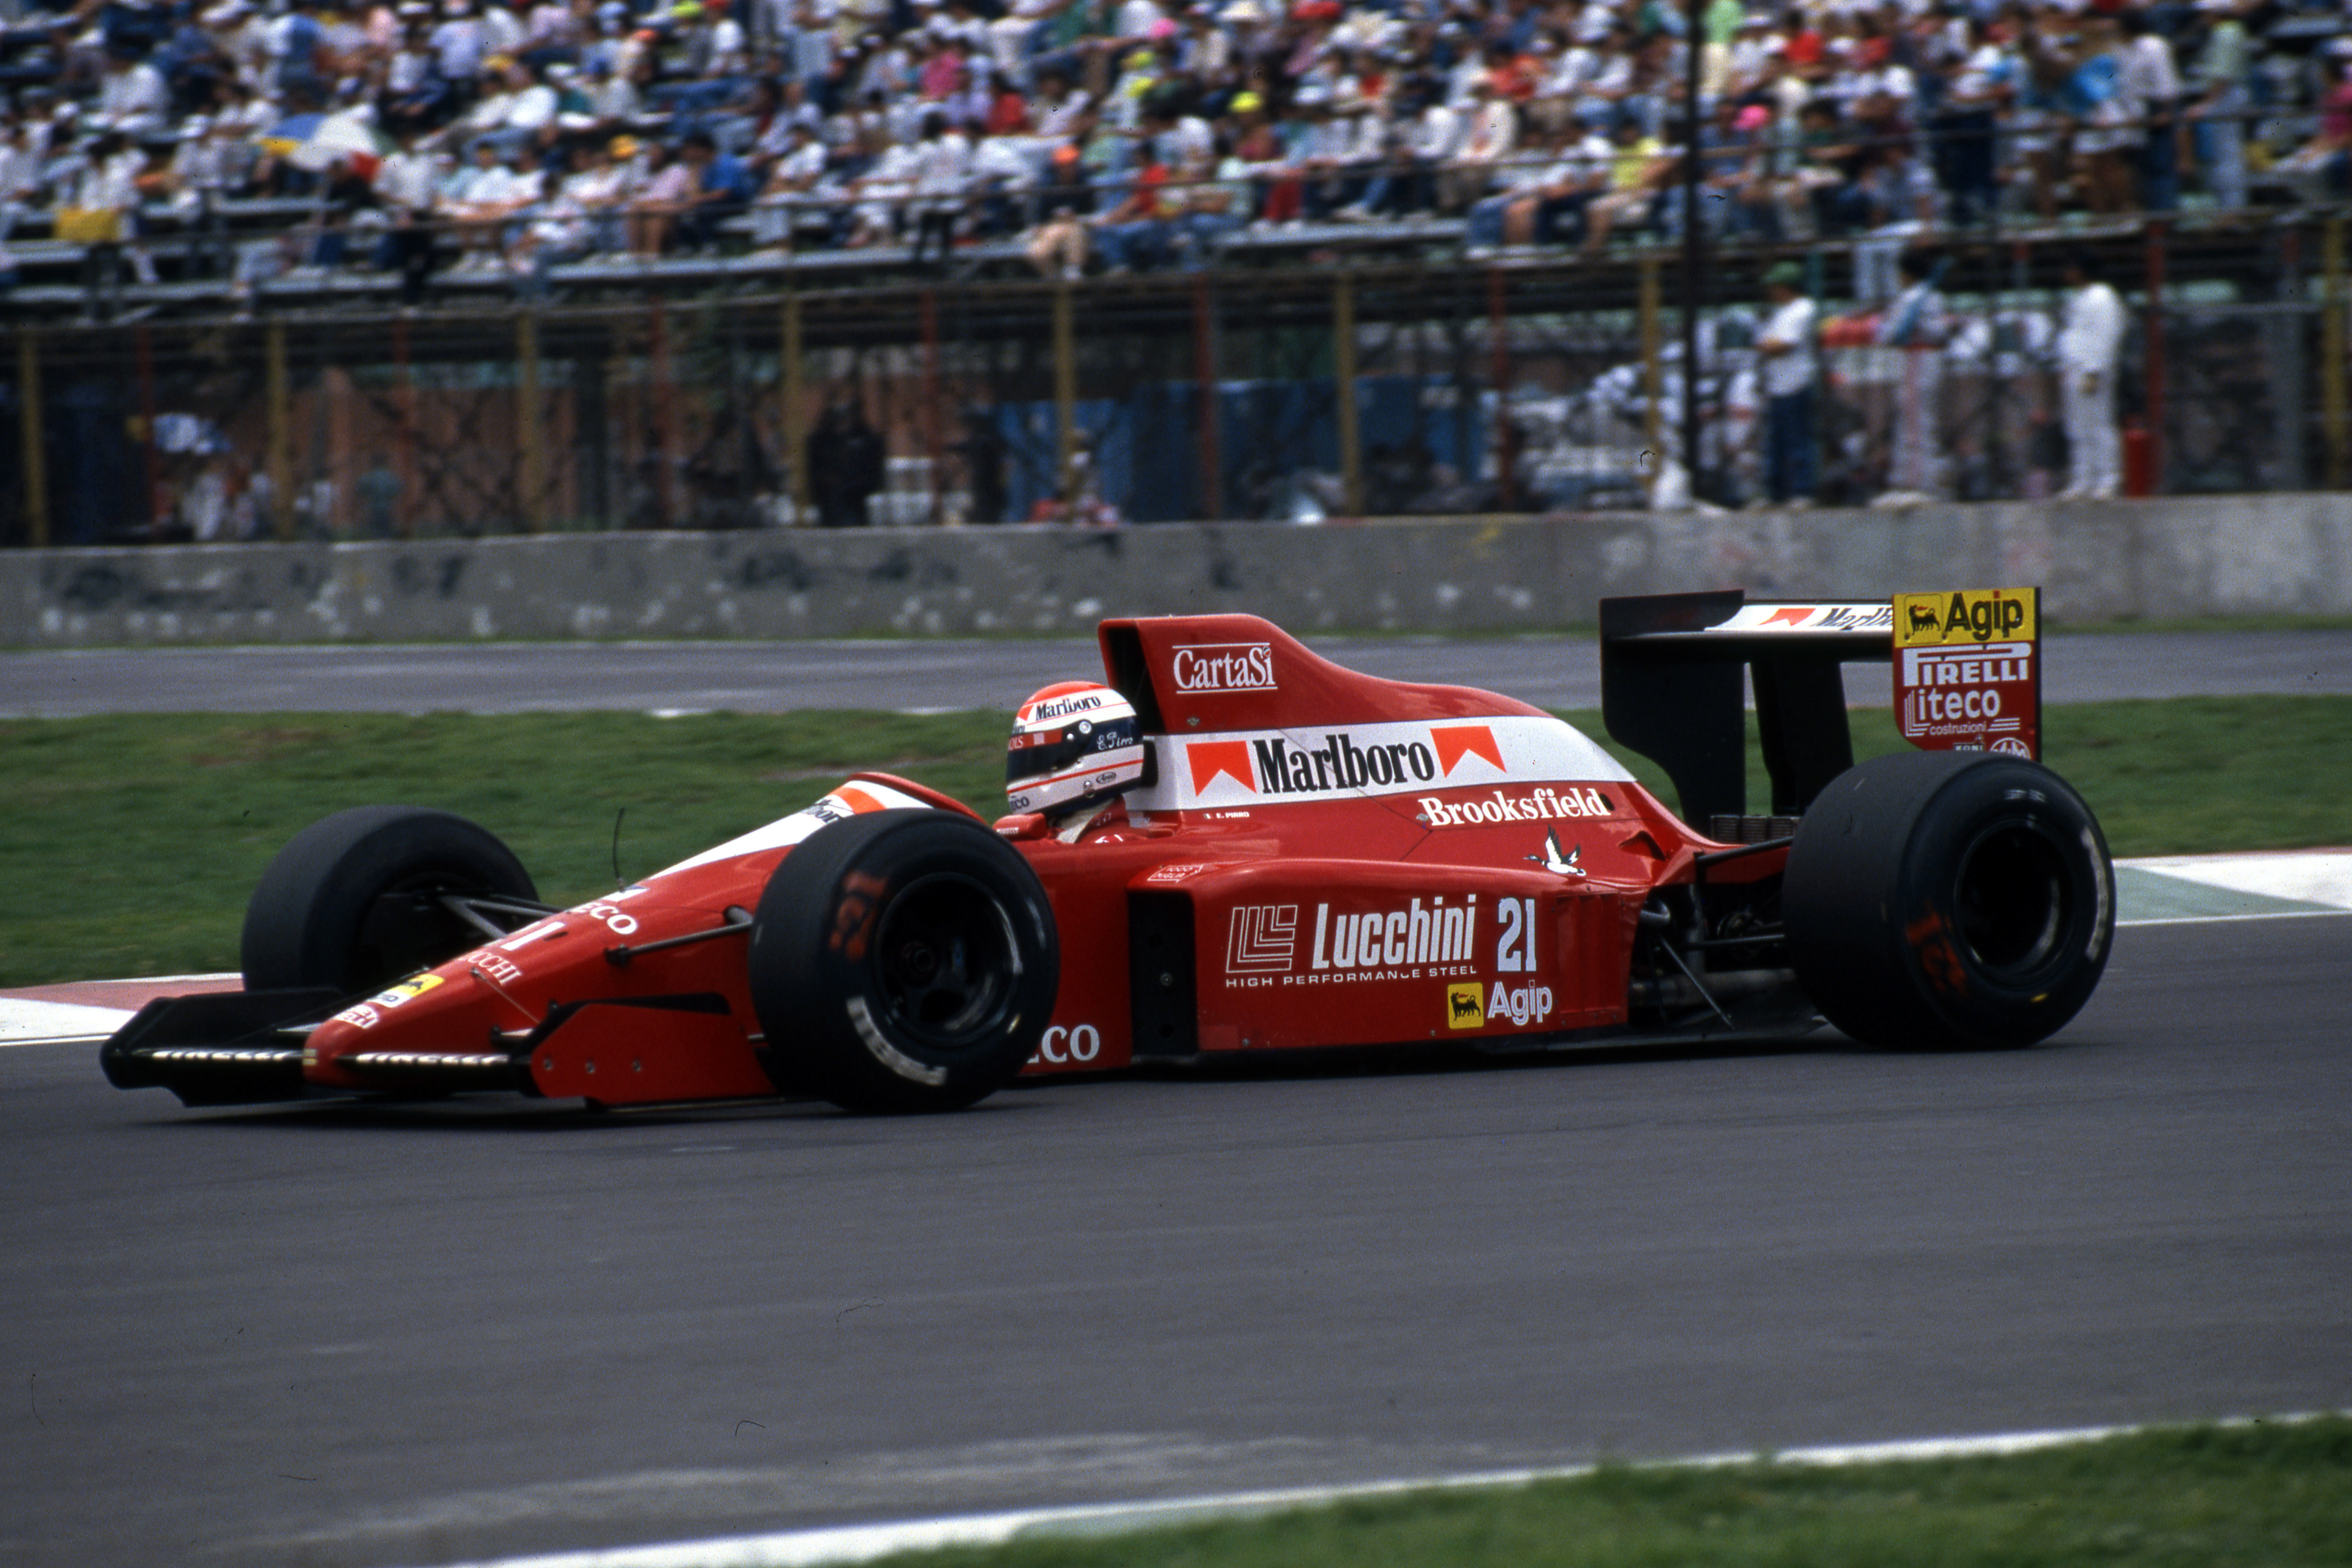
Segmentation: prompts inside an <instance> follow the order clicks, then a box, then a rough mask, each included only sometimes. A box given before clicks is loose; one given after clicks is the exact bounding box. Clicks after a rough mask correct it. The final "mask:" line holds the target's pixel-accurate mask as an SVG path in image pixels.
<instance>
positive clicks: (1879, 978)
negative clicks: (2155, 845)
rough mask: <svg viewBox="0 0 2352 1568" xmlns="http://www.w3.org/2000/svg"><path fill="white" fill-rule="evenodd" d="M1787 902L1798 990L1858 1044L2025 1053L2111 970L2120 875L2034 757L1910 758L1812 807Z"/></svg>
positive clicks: (2094, 828)
mask: <svg viewBox="0 0 2352 1568" xmlns="http://www.w3.org/2000/svg"><path fill="white" fill-rule="evenodd" d="M1780 908H1781V915H1782V919H1783V921H1784V923H1785V928H1786V930H1787V931H1788V940H1789V956H1790V963H1792V964H1793V965H1794V966H1795V969H1796V972H1797V978H1798V980H1799V982H1800V983H1801V984H1802V985H1803V987H1804V989H1805V993H1806V994H1807V995H1808V996H1810V997H1811V999H1812V1003H1813V1005H1815V1006H1817V1007H1819V1008H1820V1009H1821V1010H1822V1014H1823V1016H1826V1017H1827V1018H1828V1019H1829V1021H1830V1022H1831V1023H1832V1024H1834V1025H1836V1026H1838V1027H1839V1028H1840V1029H1843V1031H1845V1033H1846V1034H1848V1035H1850V1036H1852V1037H1853V1038H1855V1039H1856V1040H1859V1041H1862V1042H1863V1043H1864V1044H1866V1045H1873V1046H1880V1047H1897V1048H1913V1049H1928V1050H1949V1049H1975V1048H1994V1047H2016V1046H2030V1045H2032V1044H2033V1043H2034V1042H2035V1041H2037V1040H2040V1039H2042V1038H2045V1037H2048V1036H2050V1035H2052V1034H2053V1033H2055V1032H2056V1031H2057V1030H2058V1029H2059V1028H2061V1027H2062V1026H2064V1024H2065V1023H2066V1022H2067V1020H2068V1019H2070V1018H2072V1017H2074V1015H2075V1013H2076V1012H2077V1011H2078V1010H2080V1008H2081V1007H2082V1005H2083V1004H2084V1002H2085V1001H2087V1000H2089V999H2090V995H2091V992H2092V990H2093V989H2094V988H2095V986H2096V985H2097V984H2098V983H2099V975H2100V973H2101V972H2103V971H2104V970H2105V968H2106V963H2107V949H2108V946H2109V943H2110V942H2111V940H2112V939H2113V937H2114V935H2115V924H2116V900H2115V872H2114V868H2113V867H2112V866H2111V865H2110V863H2109V861H2108V858H2107V846H2106V840H2105V838H2103V837H2101V836H2100V833H2099V824H2098V821H2097V819H2096V818H2095V817H2094V816H2092V815H2091V809H2090V807H2089V806H2087V805H2084V804H2083V798H2082V796H2080V795H2076V794H2075V793H2074V790H2073V789H2071V788H2069V787H2068V786H2067V784H2066V782H2065V781H2064V780H2063V779H2061V778H2060V777H2059V776H2058V775H2057V774H2056V773H2052V772H2051V771H2050V770H2049V769H2047V768H2045V767H2042V765H2041V764H2040V763H2032V762H2028V761H2025V760H2024V759H2022V758H2015V757H2008V756H2003V755H2000V753H1998V752H1898V753H1896V754H1895V755H1891V756H1885V757H1876V758H1873V759H1872V760H1871V761H1869V762H1866V763H1863V764H1862V765H1861V766H1859V767H1856V768H1853V769H1851V770H1850V771H1848V772H1846V773H1841V774H1839V775H1838V776H1837V777H1836V778H1835V779H1833V780H1832V781H1831V782H1830V784H1829V787H1828V788H1826V789H1824V790H1823V791H1822V794H1821V796H1820V798H1819V799H1817V800H1815V801H1814V802H1813V804H1812V805H1811V807H1810V808H1808V809H1807V811H1806V813H1805V815H1804V817H1803V819H1802V821H1801V822H1800V823H1799V825H1798V827H1797V837H1796V842H1795V843H1794V844H1792V845H1791V846H1790V849H1789V868H1788V871H1787V874H1786V876H1785V878H1784V879H1783V881H1782V884H1781V894H1780Z"/></svg>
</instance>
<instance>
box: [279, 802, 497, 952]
mask: <svg viewBox="0 0 2352 1568" xmlns="http://www.w3.org/2000/svg"><path fill="white" fill-rule="evenodd" d="M451 893H463V894H475V895H494V896H499V897H504V898H510V899H519V900H526V901H529V902H534V903H535V902H537V901H538V899H539V890H538V889H537V888H535V887H534V886H533V885H532V883H531V879H530V872H528V871H526V870H524V869H523V866H522V862H521V861H520V860H518V859H516V858H515V857H514V852H513V851H511V850H509V848H508V847H506V846H505V845H504V844H501V843H499V840H498V839H497V838H496V837H493V836H492V835H491V834H490V833H489V832H488V831H487V830H485V829H483V828H480V827H477V826H475V825H474V824H472V823H470V822H468V821H467V820H466V819H465V818H464V817H462V816H450V815H449V814H448V813H447V812H446V811H426V810H423V809H421V808H419V807H416V806H410V805H362V806H358V807H355V808H353V809H352V810H350V811H339V812H337V813H336V814H335V815H334V816H329V817H322V818H321V819H320V820H319V821H317V822H314V823H312V824H311V825H310V826H308V827H306V828H304V829H303V830H302V831H301V832H299V833H298V834H296V835H295V836H294V837H292V838H291V839H290V840H289V841H288V843H287V845H286V847H285V848H283V849H280V850H279V851H278V858H276V859H274V860H272V861H271V862H270V863H269V868H268V870H266V871H264V872H262V874H261V883H260V885H259V886H258V887H257V888H255V889H254V890H253V900H252V902H250V903H248V904H247V906H246V909H245V939H244V942H243V944H242V957H243V961H244V969H245V988H246V989H247V990H248V991H274V990H285V989H291V988H296V987H320V986H322V987H325V988H327V989H330V990H332V991H334V992H336V993H338V994H342V995H346V996H348V995H355V994H359V993H361V992H364V991H373V990H377V989H379V988H381V987H383V986H384V985H387V984H391V983H392V982H393V981H395V980H398V979H399V978H401V977H402V976H403V975H405V974H413V973H415V972H416V971H418V970H420V969H429V968H431V967H432V966H433V965H435V964H436V963H446V961H447V960H449V959H452V958H455V957H457V954H459V953H461V952H465V951H466V950H467V948H469V947H475V946H478V945H479V944H480V943H481V942H482V941H483V935H482V932H481V931H480V929H479V928H478V927H477V926H475V925H473V924H471V923H470V922H468V921H464V920H461V919H459V918H458V917H457V915H455V914H453V913H451V912H450V911H449V910H448V909H447V907H446V906H445V905H443V904H442V903H440V902H439V901H438V900H440V899H441V898H442V897H443V896H445V895H447V894H451Z"/></svg>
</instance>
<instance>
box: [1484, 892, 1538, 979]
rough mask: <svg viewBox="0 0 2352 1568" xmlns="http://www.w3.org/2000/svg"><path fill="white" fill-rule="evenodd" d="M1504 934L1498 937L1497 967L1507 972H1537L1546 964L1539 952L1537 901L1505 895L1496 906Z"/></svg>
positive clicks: (1496, 945)
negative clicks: (1542, 961) (1537, 951)
mask: <svg viewBox="0 0 2352 1568" xmlns="http://www.w3.org/2000/svg"><path fill="white" fill-rule="evenodd" d="M1495 913H1496V917H1497V918H1498V919H1499V920H1500V921H1502V925H1503V934H1502V935H1501V936H1499V937H1497V938H1496V941H1495V968H1496V970H1497V971H1498V972H1499V973H1504V974H1533V973H1535V972H1536V971H1537V970H1538V969H1539V968H1541V967H1542V963H1541V962H1540V961H1539V960H1538V958H1537V956H1536V901H1535V900H1533V899H1505V900H1501V901H1500V902H1499V903H1497V904H1496V906H1495Z"/></svg>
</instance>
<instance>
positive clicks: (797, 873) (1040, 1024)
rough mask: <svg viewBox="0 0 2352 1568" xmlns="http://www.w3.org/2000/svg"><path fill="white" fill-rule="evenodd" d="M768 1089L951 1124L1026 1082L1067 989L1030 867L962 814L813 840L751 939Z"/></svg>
mask: <svg viewBox="0 0 2352 1568" xmlns="http://www.w3.org/2000/svg"><path fill="white" fill-rule="evenodd" d="M1060 984H1061V948H1060V943H1059V940H1058V938H1057V937H1056V935H1055V929H1054V911H1053V908H1052V906H1051V905H1050V904H1048V903H1047V902H1046V900H1045V889H1044V887H1042V886H1041V885H1040V884H1039V883H1038V880H1037V874H1036V873H1035V872H1034V871H1033V870H1031V869H1030V868H1029V862H1028V861H1026V860H1024V858H1022V857H1021V854H1020V852H1019V851H1017V850H1015V849H1014V848H1013V847H1012V846H1011V845H1009V844H1007V843H1005V842H1004V841H1003V839H1002V838H999V837H997V836H996V835H995V834H994V833H992V832H991V831H990V830H989V829H988V828H987V827H985V826H982V824H980V823H978V822H976V821H973V820H972V819H971V818H969V817H965V816H957V815H955V814H953V813H950V812H945V811H929V810H908V811H881V812H872V813H867V814H866V815H863V816H854V817H851V818H849V819H848V820H846V821H844V822H837V823H835V824H833V825H832V826H827V827H824V828H822V829H820V830H818V831H817V832H816V833H814V834H813V835H811V836H810V837H808V838H807V839H806V840H805V841H803V843H802V844H801V845H800V846H799V847H796V848H794V849H793V852H792V853H791V854H790V855H787V856H786V857H785V858H784V861H783V864H782V866H780V867H778V868H777V869H776V872H775V875H774V876H772V877H771V878H770V879H768V886H767V888H766V889H765V891H763V892H762V893H761V896H760V910H759V915H758V918H757V920H756V921H755V922H754V924H753V926H752V930H751V1005H752V1008H753V1010H754V1011H755V1012H756V1013H757V1014H758V1016H759V1019H760V1027H761V1030H762V1031H763V1032H764V1033H765V1034H766V1036H767V1049H766V1054H765V1058H764V1059H765V1060H766V1061H767V1063H768V1071H769V1076H770V1077H771V1078H772V1079H774V1080H775V1083H776V1087H777V1088H778V1089H780V1090H782V1092H784V1093H786V1094H814V1095H816V1096H818V1097H820V1098H822V1099H824V1100H831V1101H833V1103H835V1105H838V1106H840V1107H841V1108H842V1109H843V1110H851V1111H856V1112H860V1113H865V1114H890V1113H899V1112H907V1111H924V1110H957V1109H960V1108H961V1107H963V1106H967V1105H970V1104H971V1103H972V1102H973V1101H974V1100H979V1099H981V1098H982V1097H983V1096H985V1095H989V1094H992V1093H994V1092H995V1091H996V1090H997V1089H1001V1088H1003V1086H1004V1085H1005V1084H1007V1083H1009V1082H1011V1081H1012V1079H1013V1075H1014V1074H1015V1073H1018V1072H1019V1071H1020V1070H1021V1067H1022V1064H1023V1063H1024V1062H1025V1061H1026V1060H1027V1059H1028V1058H1029V1056H1030V1053H1031V1052H1033V1051H1034V1050H1035V1049H1036V1047H1037V1042H1038V1039H1039V1037H1041V1035H1042V1034H1043V1033H1044V1031H1045V1025H1046V1023H1047V1022H1048V1020H1049V1019H1050V1018H1051V1016H1052V1014H1053V1010H1054V997H1055V991H1056V990H1057V988H1058V987H1059V985H1060Z"/></svg>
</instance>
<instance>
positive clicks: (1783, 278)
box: [1756, 261, 1814, 506]
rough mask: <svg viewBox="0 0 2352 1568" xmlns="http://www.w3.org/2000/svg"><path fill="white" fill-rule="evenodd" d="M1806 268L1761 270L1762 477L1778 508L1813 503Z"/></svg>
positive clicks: (1780, 265) (1782, 265) (1782, 264)
mask: <svg viewBox="0 0 2352 1568" xmlns="http://www.w3.org/2000/svg"><path fill="white" fill-rule="evenodd" d="M1804 280H1805V274H1804V269H1803V268H1801V267H1799V266H1798V265H1797V264H1796V263H1795V262H1793V261H1779V262H1775V263H1773V265H1772V267H1771V268H1770V270H1769V271H1768V272H1766V273H1765V274H1764V294H1765V298H1766V299H1768V300H1770V301H1771V304H1772V314H1771V315H1770V316H1769V318H1767V320H1766V321H1765V322H1764V330H1763V331H1762V332H1761V333H1759V335H1758V337H1757V340H1756V352H1757V353H1758V354H1759V356H1761V358H1762V360H1763V370H1762V372H1761V374H1760V377H1759V379H1760V380H1761V381H1762V382H1763V391H1764V398H1765V403H1764V410H1765V412H1764V479H1765V488H1766V490H1767V492H1768V493H1769V495H1770V496H1771V498H1772V502H1773V504H1774V505H1776V506H1811V504H1812V502H1813V334H1814V310H1813V302H1812V300H1810V299H1808V298H1807V297H1806V296H1805V294H1804V292H1803V284H1804Z"/></svg>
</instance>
